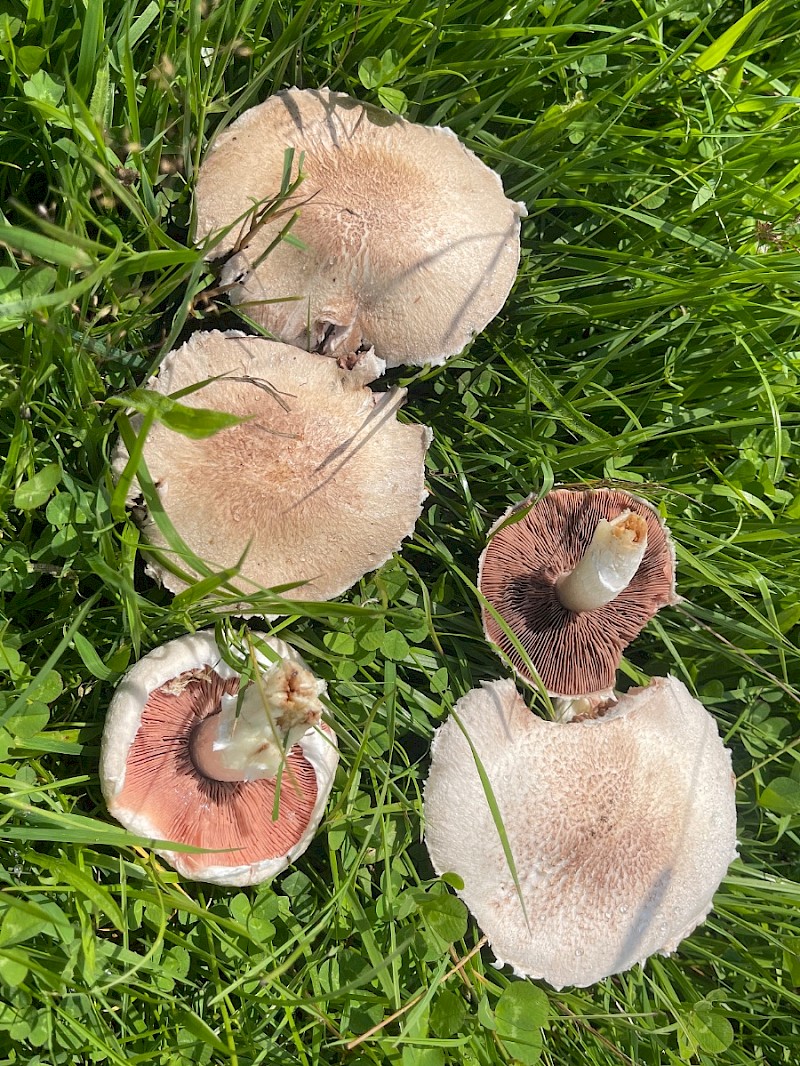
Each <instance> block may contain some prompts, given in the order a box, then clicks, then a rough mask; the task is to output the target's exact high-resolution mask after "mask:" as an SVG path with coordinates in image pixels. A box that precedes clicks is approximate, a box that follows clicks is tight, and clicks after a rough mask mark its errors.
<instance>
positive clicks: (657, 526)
mask: <svg viewBox="0 0 800 1066" xmlns="http://www.w3.org/2000/svg"><path fill="white" fill-rule="evenodd" d="M517 511H519V512H521V513H522V517H521V518H519V519H518V520H516V521H514V520H513V516H514V514H515V512H517ZM510 518H511V519H512V520H511V521H508V520H509V519H510ZM494 528H495V529H496V530H497V532H493V533H490V539H489V543H488V545H487V546H486V549H485V550H484V552H483V554H482V555H481V559H480V565H479V571H478V585H479V588H480V591H481V593H482V594H483V595H484V596H485V597H486V600H487V601H488V603H489V604H490V605H491V607H492V608H493V609H494V610H495V611H496V612H497V614H498V615H499V616H500V618H502V620H503V622H504V623H505V625H506V626H507V627H508V628H509V629H510V630H511V632H512V633H513V634H514V637H515V639H516V641H518V642H519V644H520V645H521V646H522V647H523V648H524V649H525V652H526V654H527V656H528V657H529V658H530V661H531V663H532V664H533V666H534V668H535V670H536V672H537V673H538V675H539V677H540V678H541V681H542V684H543V685H544V687H545V689H547V691H548V692H549V693H550V694H551V695H554V696H564V697H572V696H586V695H590V694H594V693H610V692H611V689H612V688H613V685H614V678H615V675H616V671H617V667H618V665H619V661H620V658H621V657H622V653H623V651H624V649H625V648H626V646H627V645H628V644H629V643H630V642H631V641H632V640H633V639H634V638H635V637H636V636H637V634H638V633H639V632H640V630H641V629H642V628H643V626H644V625H645V624H646V623H647V622H648V621H649V620H650V618H652V617H653V615H654V614H655V613H656V611H658V610H659V608H661V607H663V606H664V605H665V604H668V603H674V602H675V599H676V597H675V552H674V549H673V547H672V541H671V539H670V535H669V531H668V529H667V527H666V525H665V524H664V522H663V521H662V520H661V518H660V517H659V515H658V514H657V512H656V511H655V509H654V508H653V507H652V506H651V505H650V504H649V503H647V502H646V501H645V500H641V499H639V497H638V496H632V495H631V494H630V493H628V492H622V491H619V490H616V489H578V490H575V489H556V490H554V491H552V492H549V493H548V494H547V495H546V496H543V497H542V498H541V499H539V500H536V501H535V502H533V503H531V499H528V500H526V501H525V502H524V503H522V504H518V505H517V506H515V507H512V508H510V510H509V511H507V512H506V514H505V515H503V517H502V518H501V519H500V521H499V522H497V523H496V526H495V527H494ZM483 622H484V629H485V631H486V635H487V637H488V638H489V640H490V641H492V643H493V644H495V645H497V647H498V648H500V649H501V650H502V651H503V652H504V653H505V654H506V655H507V656H508V658H509V660H510V662H511V664H512V665H513V667H514V669H515V670H516V671H517V672H518V673H519V674H520V676H521V677H523V678H525V679H526V680H528V681H530V680H532V678H531V675H530V672H529V670H528V667H527V665H526V662H525V659H524V657H523V656H522V655H521V654H520V652H519V650H518V649H517V647H515V641H514V640H512V639H511V638H510V637H509V635H508V633H507V632H506V631H505V629H504V628H503V626H502V625H501V624H500V622H499V621H498V619H497V618H496V617H495V616H494V614H493V613H492V611H491V610H489V609H488V608H487V607H484V608H483Z"/></svg>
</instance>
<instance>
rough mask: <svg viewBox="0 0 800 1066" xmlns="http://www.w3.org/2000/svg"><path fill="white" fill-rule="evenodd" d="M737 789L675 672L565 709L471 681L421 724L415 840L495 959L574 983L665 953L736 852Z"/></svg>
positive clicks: (525, 972)
mask: <svg viewBox="0 0 800 1066" xmlns="http://www.w3.org/2000/svg"><path fill="white" fill-rule="evenodd" d="M473 749H474V753H473ZM478 760H480V764H481V766H482V768H483V770H484V771H485V774H486V776H487V777H488V781H489V786H490V788H491V790H492V792H493V794H494V798H495V800H496V803H497V807H498V809H499V813H500V819H501V821H502V826H503V828H504V832H505V834H506V837H507V844H508V848H509V850H510V853H511V856H512V859H513V866H514V869H515V872H516V879H517V882H518V886H519V889H518V888H517V884H515V878H514V875H513V874H512V869H511V865H510V863H509V860H508V858H507V855H506V852H505V850H504V847H503V842H502V840H501V836H500V833H499V831H498V827H497V825H496V824H495V821H494V819H493V817H492V812H491V809H490V806H489V803H488V801H487V795H486V791H485V789H484V785H483V782H482V780H481V776H480V774H479V772H478V768H477V761H478ZM734 792H735V780H734V777H733V775H732V772H731V757H730V752H728V751H727V749H726V748H724V747H723V744H722V741H721V740H720V737H719V733H718V731H717V727H716V724H715V722H714V720H713V718H712V717H711V715H710V714H708V712H707V711H706V710H705V708H703V706H702V705H701V704H700V703H698V701H697V700H695V699H694V698H693V697H692V696H691V695H690V693H689V692H688V691H687V689H686V688H685V686H684V685H682V684H681V682H679V681H677V680H676V679H675V678H674V677H668V678H655V679H654V680H653V681H652V682H651V684H650V685H649V686H648V687H647V688H644V689H637V690H631V691H630V692H628V693H627V694H626V695H624V696H621V697H620V698H619V702H617V703H616V704H615V705H614V706H613V707H612V708H611V709H610V710H608V711H607V713H606V714H605V716H604V717H596V718H591V719H588V720H585V721H582V722H572V723H569V724H561V723H556V722H545V721H543V720H542V719H540V718H538V717H536V716H535V715H533V714H532V713H531V712H530V711H529V710H528V708H527V707H526V706H525V704H524V703H523V701H522V700H521V698H520V697H519V695H518V693H517V691H516V689H515V687H514V684H513V683H512V682H511V681H493V682H483V685H482V687H481V688H479V689H473V690H472V691H471V692H469V693H468V694H467V695H466V696H465V697H464V698H463V699H461V700H459V701H458V703H457V704H456V707H455V712H454V715H453V716H452V717H451V718H450V719H449V720H448V721H447V722H445V724H444V725H443V726H441V727H440V729H439V730H438V731H437V733H436V736H435V738H434V742H433V761H432V764H431V770H430V776H429V778H428V782H427V784H426V787H425V827H426V828H425V840H426V843H427V846H428V851H429V853H430V857H431V861H432V863H433V866H434V869H435V870H436V872H437V874H444V873H446V872H453V873H456V874H457V875H458V876H459V877H460V878H461V879H462V881H463V884H464V887H463V889H462V890H461V891H460V892H459V895H460V896H461V897H462V898H463V900H464V902H465V903H466V904H467V906H468V907H469V909H470V910H471V911H472V913H473V914H474V916H475V918H476V920H477V922H478V924H479V926H480V927H481V929H482V930H483V932H484V933H485V934H486V936H487V937H488V939H489V942H490V944H491V946H492V949H493V951H494V952H495V955H496V957H497V961H498V964H499V965H504V964H506V963H508V964H510V965H511V966H512V967H513V968H514V972H515V973H517V974H518V975H520V976H527V977H534V978H543V979H544V980H545V981H547V982H549V983H550V984H551V985H553V986H554V987H555V988H561V987H563V986H564V985H578V986H585V985H589V984H592V983H594V982H595V981H599V980H601V979H602V978H604V977H607V976H609V975H610V974H614V973H618V972H620V971H622V970H626V969H629V968H630V967H631V966H634V965H635V964H636V963H643V962H644V961H645V959H646V958H647V957H648V956H650V955H652V954H654V953H659V954H664V955H668V954H670V953H672V952H673V951H675V950H676V949H677V947H678V945H679V943H680V942H681V940H683V939H684V938H685V937H687V936H688V935H689V934H690V933H691V932H692V930H693V929H694V928H695V926H697V925H698V924H699V923H700V922H702V921H703V919H704V918H705V917H706V915H707V914H708V912H709V910H710V909H711V905H712V896H713V894H714V892H715V891H716V889H717V887H718V885H719V883H720V881H721V879H722V877H723V876H724V874H725V871H726V870H727V868H728V865H729V863H730V862H731V861H732V860H733V859H734V858H735V856H736V807H735V799H734Z"/></svg>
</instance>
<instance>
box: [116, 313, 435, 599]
mask: <svg viewBox="0 0 800 1066" xmlns="http://www.w3.org/2000/svg"><path fill="white" fill-rule="evenodd" d="M365 362H366V364H367V365H368V367H369V366H370V365H371V366H372V370H371V371H370V373H367V375H366V376H368V377H370V376H371V374H372V373H373V372H374V363H375V361H374V360H372V364H370V360H369V358H364V357H361V358H360V359H359V360H358V362H357V365H356V367H355V369H353V370H343V369H340V367H339V366H338V365H337V362H336V360H334V359H330V358H325V357H323V356H319V355H313V354H310V353H308V352H304V351H301V350H300V349H299V348H292V347H290V346H289V345H288V344H278V343H275V342H273V341H267V340H263V339H261V338H258V337H244V336H241V335H239V334H236V333H228V334H225V333H218V332H208V333H195V334H193V335H192V337H191V339H190V340H189V341H188V342H187V343H186V344H184V345H183V347H182V348H180V349H178V350H177V351H174V352H171V353H170V354H169V355H168V356H167V357H166V359H165V360H164V363H163V364H162V366H161V369H160V371H159V374H158V377H157V378H154V379H153V380H152V381H151V382H150V383H149V387H150V388H152V389H154V390H155V391H157V392H160V393H163V394H169V393H171V392H174V391H176V390H180V389H184V388H186V387H187V386H190V385H193V384H196V383H197V382H200V381H204V380H205V379H207V378H210V377H213V376H215V375H219V374H224V375H226V376H225V377H223V378H221V379H220V380H218V381H213V382H211V383H210V384H208V385H205V386H203V387H202V388H200V389H197V390H196V391H195V392H192V393H190V394H188V395H186V396H183V397H182V398H181V401H180V402H181V403H183V404H186V405H188V406H191V407H205V408H214V409H216V410H219V411H227V412H230V413H233V414H237V415H241V416H251V421H249V422H244V423H242V424H240V425H237V426H234V427H232V428H230V429H225V430H222V431H221V432H219V433H216V434H214V435H213V436H211V437H207V438H205V439H203V440H193V439H191V438H189V437H186V436H183V435H182V434H180V433H176V432H174V431H172V430H170V429H167V428H166V427H165V426H164V425H162V424H160V423H159V424H156V425H154V426H153V428H152V429H151V430H150V432H149V434H148V436H147V442H146V444H145V448H144V461H145V463H146V466H147V469H148V471H149V473H150V476H151V477H152V479H153V481H154V483H155V485H156V488H157V491H158V496H159V500H160V501H161V505H162V506H163V508H164V511H165V512H166V514H167V516H168V517H169V520H170V521H171V522H172V525H173V526H174V527H175V529H176V530H177V532H178V533H179V534H180V536H181V537H182V538H183V540H184V541H185V542H186V544H187V546H188V547H189V548H190V549H191V550H192V551H193V552H194V553H195V554H196V555H198V556H199V557H200V558H201V559H203V560H204V561H205V562H206V563H207V564H208V565H209V566H212V567H214V568H216V569H223V568H226V567H231V566H235V565H236V563H237V562H238V560H239V559H240V557H241V555H242V553H243V552H244V551H245V549H246V548H247V546H248V544H249V546H250V547H249V551H248V553H247V557H246V559H245V561H244V563H243V564H242V568H241V570H240V572H239V575H238V576H237V578H236V581H235V584H236V585H237V587H239V588H241V589H243V590H244V591H245V592H247V593H252V592H255V591H258V590H259V589H263V588H269V587H272V586H275V585H283V584H288V583H290V582H301V581H302V582H306V583H305V584H304V585H302V586H301V587H299V588H297V589H294V590H292V592H291V593H290V595H291V596H292V597H294V598H296V599H302V600H310V599H330V598H331V597H333V596H338V595H339V594H340V593H341V592H344V591H345V589H347V588H349V587H350V586H351V585H352V584H353V583H354V582H355V581H357V580H358V579H359V578H360V577H362V576H363V575H364V574H365V573H367V572H368V571H370V570H375V569H377V568H378V567H379V566H381V565H382V564H383V563H385V562H386V560H387V559H389V558H390V557H391V555H392V553H393V552H395V551H397V550H398V549H399V547H400V544H401V542H402V540H403V538H404V537H407V536H410V535H411V533H412V532H413V529H414V523H415V522H416V520H417V518H418V517H419V513H420V510H421V508H422V501H423V500H424V499H425V496H426V495H427V493H426V491H425V484H424V477H425V451H426V449H427V447H428V444H429V443H430V440H431V433H430V430H429V429H428V428H427V427H425V426H415V425H402V424H401V423H399V422H398V421H397V417H396V415H397V411H398V409H399V408H400V406H401V405H402V403H403V399H404V397H405V389H393V390H392V391H390V392H386V393H374V392H372V390H371V389H369V388H366V387H364V384H363V381H364V376H365V374H364V371H363V364H364V363H365ZM126 461H127V452H126V450H125V448H124V446H123V445H122V444H120V445H119V446H118V449H117V452H116V454H115V457H114V464H113V466H114V472H115V474H116V476H119V474H120V472H121V470H122V468H123V467H124V465H125V462H126ZM138 492H139V489H138V486H137V485H134V486H133V489H132V492H131V494H130V499H129V503H130V504H131V505H133V504H134V503H135V502H136V499H137V497H138ZM142 529H143V532H144V535H145V538H146V539H147V540H148V541H150V543H152V544H155V545H157V546H159V547H166V542H165V539H164V537H163V535H162V533H161V531H160V530H159V529H158V526H157V525H156V523H155V521H154V520H153V518H152V517H151V516H150V515H145V516H143V526H142ZM176 561H177V563H178V564H179V565H181V566H184V567H186V568H187V569H188V568H189V567H188V566H186V564H185V563H184V562H183V561H182V560H176ZM150 572H151V573H153V574H154V575H155V576H156V577H157V578H159V579H160V580H161V581H162V582H163V584H164V585H165V586H166V587H167V588H168V589H170V590H171V591H173V592H178V591H180V590H181V589H184V588H186V583H185V582H184V581H182V580H181V579H180V578H178V577H176V576H175V575H174V574H172V573H171V572H170V571H169V570H168V569H166V567H164V566H162V565H160V564H158V563H153V564H152V565H151V568H150Z"/></svg>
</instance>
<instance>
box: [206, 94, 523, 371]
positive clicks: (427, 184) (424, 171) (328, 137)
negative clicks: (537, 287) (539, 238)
mask: <svg viewBox="0 0 800 1066" xmlns="http://www.w3.org/2000/svg"><path fill="white" fill-rule="evenodd" d="M287 147H291V148H293V149H295V157H294V164H293V166H294V169H293V176H296V175H297V172H298V168H299V167H300V161H301V153H302V173H303V175H304V179H303V181H302V183H301V185H300V187H299V189H298V191H297V193H296V194H295V196H294V197H293V199H292V200H291V201H290V202H289V205H288V206H289V208H290V209H293V208H297V209H299V212H300V215H299V218H298V219H297V221H296V222H295V223H294V225H293V227H292V230H291V234H292V236H293V237H295V238H298V239H299V240H300V241H301V242H302V244H303V247H302V248H299V247H297V246H296V244H291V243H288V242H286V241H281V242H279V243H278V244H277V245H276V247H275V248H273V249H272V250H271V251H270V252H269V254H268V255H267V256H266V258H265V259H264V260H263V262H261V263H259V262H258V260H259V259H260V257H261V256H262V255H263V254H264V252H265V251H266V249H267V248H268V247H269V245H270V244H271V243H272V242H273V241H274V240H275V239H276V238H277V236H278V234H279V233H280V231H281V229H282V228H283V227H284V226H285V225H286V223H287V221H288V214H287V213H285V212H282V213H279V214H278V215H277V216H276V217H274V218H271V219H268V220H267V221H266V222H265V223H264V224H263V225H261V226H260V228H258V229H257V231H256V232H255V233H250V235H249V239H248V242H247V244H246V247H242V248H241V250H240V251H236V249H237V246H238V245H239V244H240V242H241V241H242V239H243V238H244V237H245V235H247V234H248V231H249V230H250V227H251V224H252V221H253V219H252V215H251V216H250V217H247V218H245V220H244V221H243V222H242V223H241V224H238V225H236V226H233V228H232V229H231V231H230V232H229V233H228V235H227V236H226V237H225V238H224V239H223V240H222V241H221V242H220V243H219V244H217V245H216V246H215V247H214V249H213V251H212V253H211V254H212V255H214V256H219V255H224V254H226V253H231V252H234V253H235V254H233V255H231V257H230V259H229V260H228V261H227V263H226V264H225V267H224V270H223V273H222V283H223V284H224V285H231V286H232V288H231V290H230V297H231V300H232V301H233V302H234V303H236V304H240V303H246V304H247V311H248V314H249V315H251V316H252V317H253V318H254V319H255V320H256V321H257V322H259V323H260V324H261V325H263V326H264V327H265V328H266V329H267V330H269V331H270V332H271V333H272V334H273V335H274V336H276V337H278V338H279V339H281V340H284V341H286V342H288V343H289V344H295V345H298V346H299V347H302V348H307V349H309V350H312V351H321V352H324V353H326V354H338V353H340V352H341V353H345V354H347V353H350V352H353V351H356V350H358V349H359V348H362V347H374V348H375V351H376V353H377V355H378V356H379V357H380V358H381V359H384V360H385V361H386V364H387V365H388V366H396V365H398V364H400V363H412V364H423V363H428V362H430V363H434V364H436V363H442V362H444V360H445V359H447V357H448V356H451V355H455V354H457V353H458V352H460V351H461V350H462V349H463V348H464V346H465V345H466V344H467V343H468V342H469V341H470V340H471V338H472V337H473V335H474V334H476V333H478V332H480V330H482V329H483V328H484V327H485V326H486V324H487V323H488V322H489V321H491V319H492V318H494V316H495V315H496V314H497V313H498V311H499V310H500V308H501V307H502V306H503V304H504V302H505V299H506V297H507V295H508V292H509V289H510V288H511V285H512V283H513V281H514V278H515V276H516V272H517V265H518V263H519V228H520V216H521V215H523V214H525V207H524V205H523V204H517V203H513V202H512V201H510V200H508V199H507V198H506V197H505V195H504V194H503V187H502V183H501V181H500V179H499V178H498V176H497V175H496V174H495V173H494V172H493V171H492V170H490V169H489V168H488V167H487V166H485V165H484V164H483V163H482V162H481V161H480V160H479V159H478V157H477V156H476V155H474V153H472V152H470V151H469V150H468V149H467V148H465V147H464V146H463V145H462V144H461V143H460V141H459V140H458V138H457V137H456V136H455V135H454V134H453V133H452V132H451V131H450V130H448V129H442V128H440V127H429V126H420V125H416V124H414V123H412V122H408V121H406V120H405V119H402V118H399V117H397V116H396V115H390V114H388V113H387V112H386V111H382V110H380V109H379V108H376V107H372V106H370V105H368V104H362V103H360V102H359V101H358V100H354V99H352V98H351V97H349V96H346V95H344V94H343V93H334V92H330V91H329V90H327V89H320V90H317V89H305V90H300V89H290V90H288V91H286V92H281V93H278V94H277V95H275V96H272V97H270V98H269V99H268V100H266V101H265V102H264V103H263V104H260V105H259V106H258V107H253V108H251V109H250V110H249V111H246V112H245V113H244V114H243V115H241V116H240V118H239V119H237V121H236V122H234V123H233V125H232V126H231V127H230V128H229V129H228V130H226V131H225V132H224V133H223V134H222V135H221V136H220V137H218V138H217V140H216V141H215V143H214V145H213V148H212V150H211V152H210V154H209V155H208V157H207V158H206V160H205V162H204V163H203V165H202V166H201V168H200V173H199V176H198V181H197V235H198V238H199V239H203V238H205V237H208V236H210V235H211V234H213V233H215V232H216V231H218V230H220V229H223V228H225V227H226V226H231V224H232V223H234V222H235V221H236V220H237V219H238V218H240V217H241V216H243V215H245V213H246V212H248V211H250V209H251V208H252V207H253V205H254V204H256V203H258V202H260V201H263V200H264V198H265V197H274V196H275V195H276V194H277V193H278V191H279V189H280V187H281V178H282V175H283V170H284V155H285V151H286V149H287ZM259 301H278V302H273V303H270V302H261V303H259Z"/></svg>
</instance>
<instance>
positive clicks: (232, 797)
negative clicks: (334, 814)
mask: <svg viewBox="0 0 800 1066" xmlns="http://www.w3.org/2000/svg"><path fill="white" fill-rule="evenodd" d="M256 636H258V637H260V638H261V639H262V640H264V641H265V642H266V643H267V644H268V645H269V646H270V648H272V650H273V651H274V652H275V653H276V654H277V655H279V656H280V657H281V658H282V659H290V660H292V661H294V662H298V663H301V664H302V663H303V660H302V659H301V657H300V656H299V655H298V654H297V652H296V651H295V650H294V649H293V648H290V647H289V645H288V644H285V643H284V642H283V641H282V640H278V639H277V638H275V637H267V636H265V635H264V634H263V633H258V634H256ZM257 655H258V660H259V665H260V666H261V667H262V668H263V669H264V670H265V671H267V670H269V669H270V668H271V667H272V666H273V665H274V664H273V663H271V662H270V661H269V660H268V659H266V658H265V657H264V656H263V655H262V654H261V652H257ZM303 665H304V664H303ZM238 688H239V674H238V673H237V672H236V671H235V670H234V669H232V668H231V667H230V666H228V664H227V663H226V662H225V661H224V660H223V659H222V656H221V654H220V651H219V649H218V647H217V643H216V640H215V639H214V634H213V632H210V631H209V632H202V633H195V634H193V635H190V636H185V637H179V638H178V639H177V640H172V641H169V643H167V644H163V645H162V646H161V647H159V648H155V649H154V650H153V651H151V652H150V653H149V654H148V655H145V656H144V657H143V658H141V659H140V660H139V662H138V663H136V664H135V666H133V667H131V669H130V670H128V672H127V673H126V674H125V677H124V678H123V679H122V681H121V682H120V684H119V686H118V687H117V690H116V692H115V693H114V696H113V698H112V700H111V703H110V704H109V708H108V714H107V716H106V724H105V729H104V731H103V742H102V748H101V752H100V783H101V786H102V789H103V795H104V797H105V800H106V804H107V805H108V809H109V812H110V813H111V814H112V815H113V816H114V818H116V819H117V821H118V822H121V823H122V825H124V826H125V828H126V829H130V830H131V832H133V833H137V834H138V835H139V836H143V837H149V838H150V839H152V840H168V841H172V842H174V843H179V844H190V845H192V846H193V847H198V848H208V849H223V850H216V851H215V852H206V853H201V852H178V851H170V850H168V849H163V848H159V849H156V850H157V852H158V854H159V855H161V856H162V857H163V858H164V859H166V861H167V862H168V863H169V864H170V865H171V866H173V867H174V868H175V869H176V870H177V871H178V872H179V873H180V874H182V875H183V876H184V877H187V878H190V879H191V880H196V881H211V882H213V883H214V884H218V885H253V884H257V883H258V882H260V881H265V880H267V879H268V878H270V877H274V876H275V874H277V873H280V871H281V870H283V869H285V867H286V866H288V865H289V863H290V862H293V861H294V860H295V859H296V858H297V857H298V856H299V855H302V853H303V852H304V851H305V850H306V848H307V847H308V845H309V844H310V842H311V838H312V837H313V836H314V833H315V831H316V828H317V826H318V825H319V823H320V821H321V819H322V815H323V813H324V809H325V803H326V801H327V799H328V793H329V792H330V790H331V786H332V784H333V777H334V773H335V771H336V764H337V763H338V761H339V753H338V751H337V747H336V735H335V734H334V732H333V730H332V729H331V728H330V727H329V726H328V725H325V724H322V725H321V726H319V727H318V728H316V729H315V728H312V729H309V730H308V731H307V732H306V733H305V734H304V735H303V736H302V737H301V739H300V741H299V742H298V743H297V744H295V745H294V747H293V748H292V750H291V751H290V753H289V755H288V757H287V760H286V766H285V769H284V772H283V775H282V777H281V783H280V797H279V804H278V817H277V819H276V820H273V817H272V815H273V807H274V802H275V791H276V781H275V779H267V780H258V781H212V780H210V779H209V778H206V777H203V775H202V774H200V773H199V771H197V770H196V768H195V766H194V764H193V762H192V760H191V756H190V753H189V752H190V744H191V736H192V732H193V730H194V728H195V727H196V726H197V725H198V724H199V723H200V722H201V721H203V720H204V719H205V718H206V717H208V716H209V715H211V714H214V713H215V712H216V711H218V710H219V706H220V697H221V696H222V695H223V694H224V693H230V694H234V693H236V692H237V691H238ZM226 848H227V849H229V850H228V851H227V852H226V851H225V850H224V849H226Z"/></svg>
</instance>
